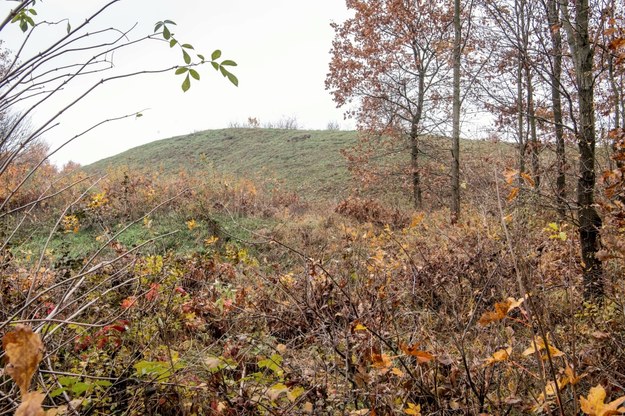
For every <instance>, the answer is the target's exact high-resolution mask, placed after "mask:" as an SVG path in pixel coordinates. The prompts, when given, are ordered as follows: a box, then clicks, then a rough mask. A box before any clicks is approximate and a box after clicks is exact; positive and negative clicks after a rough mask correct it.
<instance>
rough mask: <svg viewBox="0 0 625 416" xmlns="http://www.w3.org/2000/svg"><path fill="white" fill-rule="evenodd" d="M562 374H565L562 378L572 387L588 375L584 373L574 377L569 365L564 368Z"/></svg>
mask: <svg viewBox="0 0 625 416" xmlns="http://www.w3.org/2000/svg"><path fill="white" fill-rule="evenodd" d="M564 374H565V377H564V378H565V379H566V380H567V381H568V382H569V383H570V384H572V385H576V384H577V383H579V381H580V380H581V379H583V378H584V377H586V376H587V375H588V373H584V374H581V375H578V376H576V375H575V372H574V371H573V368H572V367H571V366H570V365H567V366H566V368H565V369H564Z"/></svg>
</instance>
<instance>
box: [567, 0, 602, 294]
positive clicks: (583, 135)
mask: <svg viewBox="0 0 625 416" xmlns="http://www.w3.org/2000/svg"><path fill="white" fill-rule="evenodd" d="M561 4H562V12H563V20H564V24H565V28H566V30H567V37H568V41H569V44H570V46H571V51H572V58H573V64H574V68H575V80H576V82H577V90H578V105H579V123H578V124H579V126H578V128H577V132H576V133H577V145H578V149H579V178H578V182H577V205H578V221H579V237H580V244H581V251H582V253H581V254H582V268H583V275H584V276H583V277H584V297H585V298H586V299H599V300H600V299H601V298H603V295H604V287H603V267H602V264H601V261H600V260H599V259H598V258H597V255H596V254H597V251H598V250H599V237H600V235H599V233H600V231H601V226H602V223H601V218H600V217H599V214H598V213H597V210H596V209H595V206H594V196H595V142H596V132H595V110H594V77H593V75H594V74H593V68H592V67H593V65H592V64H593V48H592V44H591V42H590V36H589V32H588V24H589V20H590V18H589V13H590V8H589V5H588V0H575V20H574V22H571V20H570V17H571V16H570V13H569V10H568V5H567V3H566V2H562V3H561ZM573 25H574V26H573Z"/></svg>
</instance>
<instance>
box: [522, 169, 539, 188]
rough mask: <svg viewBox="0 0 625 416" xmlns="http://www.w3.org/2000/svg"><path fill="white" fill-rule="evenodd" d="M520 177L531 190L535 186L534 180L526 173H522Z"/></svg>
mask: <svg viewBox="0 0 625 416" xmlns="http://www.w3.org/2000/svg"><path fill="white" fill-rule="evenodd" d="M521 177H522V178H523V179H524V180H525V183H527V184H528V185H529V186H531V187H532V188H533V187H535V186H536V182H534V179H532V177H531V176H530V175H528V174H527V173H522V174H521Z"/></svg>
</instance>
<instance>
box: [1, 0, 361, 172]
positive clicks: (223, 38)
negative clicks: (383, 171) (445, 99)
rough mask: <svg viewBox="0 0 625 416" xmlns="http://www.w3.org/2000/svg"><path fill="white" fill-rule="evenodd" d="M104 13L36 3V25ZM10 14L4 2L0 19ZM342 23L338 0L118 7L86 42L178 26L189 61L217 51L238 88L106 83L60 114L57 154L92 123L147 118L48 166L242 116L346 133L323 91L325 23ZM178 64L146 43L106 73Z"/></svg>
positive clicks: (86, 140) (118, 125)
mask: <svg viewBox="0 0 625 416" xmlns="http://www.w3.org/2000/svg"><path fill="white" fill-rule="evenodd" d="M105 3H106V2H105V1H100V0H89V1H78V0H71V1H70V0H56V1H52V0H49V1H45V2H42V3H39V2H38V3H37V6H36V8H37V12H38V16H37V17H36V18H37V21H41V20H49V21H57V20H60V19H63V18H66V17H69V20H70V23H71V25H72V26H73V27H76V26H78V25H79V24H80V22H82V21H84V19H85V17H87V16H88V15H89V14H90V12H93V11H95V10H98V9H99V8H100V7H101V6H102V5H103V4H105ZM15 4H16V3H15V2H9V1H3V2H2V5H1V7H2V10H0V11H2V15H3V16H5V15H6V14H7V13H8V10H9V7H10V6H13V5H15ZM347 16H348V12H347V10H346V8H345V3H344V1H343V0H316V1H314V2H311V1H304V0H263V1H257V0H229V1H210V0H185V1H171V0H170V1H166V0H124V1H121V2H120V3H118V4H116V5H114V6H113V7H112V8H110V9H109V10H107V12H106V13H104V14H103V15H101V16H100V17H98V18H97V19H96V20H95V21H94V22H93V24H92V25H91V26H90V29H89V32H93V31H94V30H95V29H103V28H107V27H111V26H114V27H116V28H119V29H128V28H130V27H131V26H132V25H133V24H134V23H138V25H137V27H136V28H135V29H134V30H133V32H132V34H131V35H130V36H131V38H137V37H141V36H142V35H145V34H149V33H151V31H152V30H153V27H154V23H155V22H156V21H159V20H164V19H170V20H173V21H175V22H176V23H177V24H178V25H177V27H176V28H175V35H176V37H177V38H178V39H180V40H181V41H183V42H187V43H191V44H192V45H193V46H194V47H195V49H196V51H198V52H201V53H203V54H204V55H206V56H208V55H210V53H211V52H212V51H213V50H214V49H221V50H222V52H223V56H222V58H227V59H233V60H235V61H236V62H237V63H238V67H236V68H233V72H234V73H235V74H236V75H237V77H238V78H239V81H240V84H239V87H238V88H236V87H233V86H232V85H231V84H230V83H229V82H228V81H227V80H226V79H225V78H222V77H221V76H220V75H218V74H217V73H216V72H215V71H214V70H212V68H210V67H209V66H206V67H204V68H203V69H202V70H201V75H202V79H201V82H199V83H194V84H193V86H192V88H191V90H190V91H188V92H186V93H183V92H182V90H181V89H180V84H181V82H182V78H181V77H177V76H175V75H174V74H173V72H169V73H167V74H162V75H147V76H142V77H140V78H133V79H132V80H122V81H115V82H111V83H107V84H105V85H103V86H102V87H99V88H98V89H97V90H96V92H95V93H94V94H92V95H90V96H89V98H87V99H85V100H84V101H82V102H81V104H80V105H79V106H76V107H74V108H73V109H72V110H71V111H69V112H68V113H67V114H65V115H64V116H63V117H62V118H61V119H60V122H61V124H60V125H59V126H58V127H55V128H54V129H53V130H52V131H50V132H49V133H48V134H47V135H46V138H47V139H48V140H49V141H50V142H51V143H52V144H58V143H61V142H63V141H64V140H67V139H68V138H70V137H72V136H73V135H75V134H77V133H79V132H80V131H82V130H83V129H85V128H88V127H89V126H91V125H93V124H95V123H97V122H99V121H101V120H104V119H108V118H112V117H117V116H120V115H123V114H129V113H134V112H136V111H139V110H143V109H146V108H147V109H149V110H146V111H144V112H143V117H141V118H138V119H134V118H129V119H126V120H123V121H118V122H114V123H108V124H106V125H104V126H102V127H99V128H98V129H96V130H94V131H93V132H91V133H90V134H89V135H88V136H85V137H82V138H80V139H78V140H77V141H75V142H74V143H72V144H70V145H68V146H67V147H66V148H65V149H63V150H62V151H61V152H59V153H58V154H57V155H55V156H54V157H53V160H54V162H55V163H57V164H62V163H64V162H66V161H68V160H74V161H77V162H79V163H81V164H88V163H91V162H93V161H96V160H98V159H101V158H104V157H107V156H110V155H113V154H116V153H119V152H121V151H123V150H126V149H128V148H130V147H134V146H138V145H140V144H143V143H147V142H150V141H153V140H157V139H163V138H167V137H172V136H176V135H181V134H187V133H191V132H193V131H200V130H206V129H217V128H225V127H228V125H229V124H230V123H232V122H239V123H244V122H245V121H246V120H247V118H248V117H249V116H253V117H257V118H258V119H259V120H260V122H261V123H264V122H275V121H278V120H280V119H281V118H284V117H296V118H297V120H298V122H299V124H300V125H301V126H302V127H303V128H307V129H324V128H326V126H327V124H328V122H330V121H336V122H339V124H340V125H341V127H343V128H352V127H353V124H352V123H350V122H349V121H347V122H346V121H344V120H343V111H342V110H339V109H336V108H335V105H334V103H333V102H332V100H331V97H330V95H329V94H328V92H327V91H325V89H324V79H325V75H326V73H327V71H328V61H329V50H330V47H331V41H332V38H333V30H332V29H331V27H330V23H331V22H332V21H335V22H341V21H343V20H344V19H345V18H347ZM13 26H14V27H12V28H9V29H6V30H4V31H3V32H2V39H3V40H4V41H5V42H6V45H7V46H8V47H9V48H11V49H13V50H16V49H17V48H18V47H19V45H20V42H21V41H22V40H23V39H24V35H23V34H22V33H21V32H20V31H19V30H18V28H17V27H15V26H16V25H13ZM65 27H66V26H65V24H62V25H58V27H53V28H45V30H41V31H40V34H39V36H34V37H33V41H32V42H31V43H30V48H27V50H26V51H25V55H24V56H26V55H28V56H30V55H31V54H33V53H37V52H39V50H41V48H43V47H44V45H46V43H47V42H49V41H50V39H53V38H54V36H58V35H59V34H62V33H63V31H64V30H65ZM179 54H180V52H178V51H177V50H174V51H170V50H169V49H168V48H167V47H166V45H164V44H161V43H158V42H152V43H151V44H147V45H144V46H140V47H138V48H134V49H132V50H130V49H129V50H128V51H127V52H121V53H117V54H116V55H115V56H114V57H113V62H114V65H115V69H114V71H119V72H115V73H123V72H127V71H135V70H143V69H154V68H165V67H168V66H169V65H171V64H179V63H182V62H181V58H180V57H179ZM102 76H103V74H102V73H100V74H96V75H94V76H93V77H83V79H81V80H79V81H77V82H75V83H74V86H73V88H68V89H66V91H65V92H64V94H61V95H60V96H59V97H58V98H57V99H56V100H54V101H51V102H50V103H49V105H47V106H45V107H42V108H41V110H39V111H38V112H37V113H36V114H34V115H33V117H32V119H33V124H34V125H37V124H39V123H41V122H42V121H44V120H46V119H47V118H49V117H50V115H51V114H53V113H54V112H55V111H56V110H57V109H58V108H59V107H60V106H61V105H63V103H67V102H69V101H70V100H72V99H73V98H74V97H75V96H76V95H77V94H80V92H81V91H83V90H84V89H86V88H88V87H90V86H91V85H93V83H94V82H97V80H98V79H100V78H102Z"/></svg>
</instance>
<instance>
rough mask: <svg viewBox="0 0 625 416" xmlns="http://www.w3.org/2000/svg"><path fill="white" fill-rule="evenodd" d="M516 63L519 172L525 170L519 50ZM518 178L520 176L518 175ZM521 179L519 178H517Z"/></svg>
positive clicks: (520, 57)
mask: <svg viewBox="0 0 625 416" xmlns="http://www.w3.org/2000/svg"><path fill="white" fill-rule="evenodd" d="M518 55H519V56H518V58H519V61H518V63H517V64H518V65H517V79H516V82H517V98H516V99H517V130H518V142H519V172H520V173H523V172H525V132H524V131H525V128H524V117H523V114H524V113H523V58H522V56H521V52H519V54H518ZM519 178H520V176H519ZM519 180H521V179H519Z"/></svg>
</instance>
